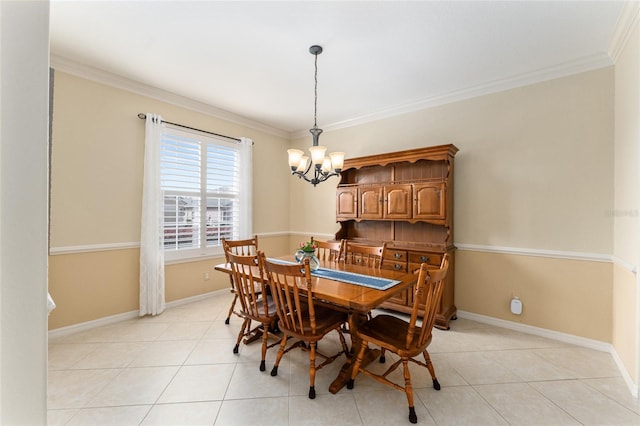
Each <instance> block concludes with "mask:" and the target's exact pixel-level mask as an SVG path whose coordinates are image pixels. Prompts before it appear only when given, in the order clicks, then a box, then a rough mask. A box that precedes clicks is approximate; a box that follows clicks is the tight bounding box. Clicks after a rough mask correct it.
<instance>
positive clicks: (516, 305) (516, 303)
mask: <svg viewBox="0 0 640 426" xmlns="http://www.w3.org/2000/svg"><path fill="white" fill-rule="evenodd" d="M511 313H512V314H515V315H521V314H522V302H521V301H520V299H519V298H518V296H515V297H514V298H513V299H511Z"/></svg>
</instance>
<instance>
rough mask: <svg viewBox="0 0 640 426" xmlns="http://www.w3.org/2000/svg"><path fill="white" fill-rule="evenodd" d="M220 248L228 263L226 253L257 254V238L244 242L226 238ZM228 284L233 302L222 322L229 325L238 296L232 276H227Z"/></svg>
mask: <svg viewBox="0 0 640 426" xmlns="http://www.w3.org/2000/svg"><path fill="white" fill-rule="evenodd" d="M222 248H223V250H224V255H225V258H226V260H227V262H229V257H228V256H227V253H233V254H239V255H241V256H250V255H254V256H255V255H257V254H258V236H257V235H255V236H254V237H253V238H248V239H245V240H227V239H226V238H223V239H222ZM229 280H230V284H231V293H232V294H233V300H232V301H231V307H230V308H229V313H228V314H227V318H226V319H225V320H224V323H225V324H227V325H228V324H229V319H230V318H231V314H232V313H233V310H234V309H235V307H236V302H237V301H238V294H237V293H236V289H235V285H234V283H233V275H230V276H229Z"/></svg>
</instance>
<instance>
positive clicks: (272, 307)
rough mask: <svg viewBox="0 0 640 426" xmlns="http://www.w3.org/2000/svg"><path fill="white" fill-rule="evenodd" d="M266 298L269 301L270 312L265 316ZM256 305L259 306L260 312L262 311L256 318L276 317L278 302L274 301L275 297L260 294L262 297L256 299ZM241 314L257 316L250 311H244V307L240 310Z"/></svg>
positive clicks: (268, 309)
mask: <svg viewBox="0 0 640 426" xmlns="http://www.w3.org/2000/svg"><path fill="white" fill-rule="evenodd" d="M265 300H266V301H267V312H268V313H269V315H268V316H267V317H265V316H264V302H265ZM256 305H257V306H256V307H257V308H258V312H259V313H260V315H258V317H257V318H256V320H265V319H267V318H275V317H276V316H277V314H276V303H275V302H274V301H273V299H272V298H271V296H266V298H265V297H263V296H260V298H259V299H258V300H257V301H256ZM240 314H241V315H243V316H248V317H252V318H253V317H255V315H253V314H252V313H250V312H244V311H243V310H242V309H241V310H240Z"/></svg>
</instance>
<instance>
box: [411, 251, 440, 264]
mask: <svg viewBox="0 0 640 426" xmlns="http://www.w3.org/2000/svg"><path fill="white" fill-rule="evenodd" d="M441 262H442V254H441V253H429V252H424V251H423V252H413V251H410V252H409V263H417V264H418V268H420V264H421V263H428V264H429V265H433V266H440V263H441Z"/></svg>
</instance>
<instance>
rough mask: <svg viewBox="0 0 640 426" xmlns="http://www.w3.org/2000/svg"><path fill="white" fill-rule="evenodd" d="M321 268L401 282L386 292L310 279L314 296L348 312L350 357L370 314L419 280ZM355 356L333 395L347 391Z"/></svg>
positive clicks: (326, 264) (372, 355) (336, 265)
mask: <svg viewBox="0 0 640 426" xmlns="http://www.w3.org/2000/svg"><path fill="white" fill-rule="evenodd" d="M276 259H277V260H280V261H285V262H294V257H293V256H282V257H278V258H276ZM320 268H324V269H330V270H336V271H344V272H350V273H354V274H360V275H367V276H370V277H378V278H385V279H389V280H393V281H398V283H397V284H395V285H393V286H392V287H390V288H387V289H384V290H378V289H376V288H371V287H366V286H362V285H359V284H352V283H349V282H345V281H341V280H339V279H335V278H325V277H320V276H315V275H312V276H311V281H312V292H313V296H314V297H315V298H316V299H318V300H320V301H322V302H325V303H330V304H333V305H335V306H337V307H338V308H343V309H346V310H347V311H348V312H349V330H350V335H351V345H352V347H351V353H352V354H357V353H358V350H359V349H360V345H361V341H360V339H358V337H357V330H358V327H359V326H360V324H362V323H363V322H364V321H366V319H367V314H368V313H369V312H370V311H371V310H373V309H375V308H376V307H378V306H380V305H381V304H382V303H383V302H385V301H386V300H388V299H389V298H391V297H393V296H394V295H395V294H397V293H399V292H401V291H402V290H404V289H406V288H408V287H411V286H412V285H414V284H415V283H416V281H417V278H418V276H417V275H416V274H413V273H407V272H401V271H395V270H388V269H377V268H369V267H365V266H359V265H352V264H346V263H345V262H331V261H320ZM214 269H215V270H217V271H221V272H225V273H228V274H230V273H231V268H230V266H229V264H228V263H222V264H219V265H216V266H215V268H214ZM379 353H380V352H379V350H377V349H370V350H368V351H367V352H366V354H365V359H364V362H363V365H366V364H368V363H370V362H371V361H373V360H374V359H376V358H377V357H378V356H379ZM354 357H355V355H354V356H352V357H350V358H348V359H347V362H345V364H344V365H343V366H342V368H341V369H340V372H339V373H338V377H336V379H335V380H334V381H333V382H332V383H331V385H330V386H329V391H330V392H331V393H336V392H338V391H339V390H340V389H342V387H344V386H345V385H346V383H347V381H348V380H349V379H350V378H351V369H352V366H353V364H354V363H355V358H354Z"/></svg>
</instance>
